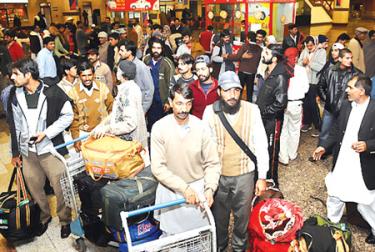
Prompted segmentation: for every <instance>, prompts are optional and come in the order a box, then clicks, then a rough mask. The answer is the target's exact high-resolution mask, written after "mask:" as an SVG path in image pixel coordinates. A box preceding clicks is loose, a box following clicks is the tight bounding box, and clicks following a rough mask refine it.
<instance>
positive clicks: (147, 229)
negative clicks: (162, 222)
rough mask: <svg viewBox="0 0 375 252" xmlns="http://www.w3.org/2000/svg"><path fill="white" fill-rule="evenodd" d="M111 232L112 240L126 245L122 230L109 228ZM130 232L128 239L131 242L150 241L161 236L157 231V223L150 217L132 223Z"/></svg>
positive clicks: (158, 230)
mask: <svg viewBox="0 0 375 252" xmlns="http://www.w3.org/2000/svg"><path fill="white" fill-rule="evenodd" d="M109 230H110V231H111V234H112V236H113V240H114V241H116V242H119V243H124V242H125V243H126V237H125V232H124V229H121V230H120V231H118V230H116V229H114V228H109ZM129 231H130V238H131V239H132V241H133V242H136V241H143V242H145V241H152V240H155V239H157V238H159V236H160V235H161V231H160V229H159V223H158V222H157V221H155V220H154V218H152V217H146V218H145V219H143V220H141V221H139V222H137V223H133V224H132V225H130V226H129Z"/></svg>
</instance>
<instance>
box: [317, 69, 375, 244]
mask: <svg viewBox="0 0 375 252" xmlns="http://www.w3.org/2000/svg"><path fill="white" fill-rule="evenodd" d="M346 93H347V95H348V100H349V102H345V103H344V104H343V105H342V107H341V110H340V115H339V117H338V119H337V121H336V123H335V125H334V127H332V128H331V131H330V134H329V137H328V139H327V141H326V142H324V143H322V145H321V146H319V147H318V148H316V150H315V151H314V152H313V158H314V159H315V160H319V159H320V158H321V156H322V155H323V154H324V153H325V151H326V150H327V148H329V147H333V146H335V149H334V152H333V169H332V171H331V172H330V173H328V175H327V177H326V179H325V183H326V186H327V193H328V199H327V216H328V218H329V219H330V220H331V221H332V222H335V223H337V222H339V221H340V219H341V217H342V215H343V212H344V209H345V202H355V203H358V211H359V213H360V214H361V215H362V217H363V218H364V219H365V220H366V221H367V222H368V224H369V225H370V226H371V231H372V232H371V233H370V235H369V236H368V237H367V238H366V240H365V242H366V243H369V244H375V170H374V167H375V130H374V129H375V121H374V120H373V118H374V116H375V101H374V100H372V99H370V93H371V80H370V78H368V77H364V76H354V77H352V79H351V80H350V81H349V82H348V85H347V88H346Z"/></svg>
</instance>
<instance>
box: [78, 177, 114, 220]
mask: <svg viewBox="0 0 375 252" xmlns="http://www.w3.org/2000/svg"><path fill="white" fill-rule="evenodd" d="M108 181H109V180H108V179H105V178H102V179H100V180H98V181H95V180H93V179H92V178H91V177H90V176H89V175H88V174H86V173H85V172H83V173H81V174H79V175H77V176H76V177H75V178H74V182H75V183H76V185H77V189H78V194H79V199H80V200H81V211H82V212H84V213H85V214H87V215H90V216H96V215H98V214H101V212H102V199H101V196H100V189H101V188H102V187H103V186H105V185H106V184H107V183H108Z"/></svg>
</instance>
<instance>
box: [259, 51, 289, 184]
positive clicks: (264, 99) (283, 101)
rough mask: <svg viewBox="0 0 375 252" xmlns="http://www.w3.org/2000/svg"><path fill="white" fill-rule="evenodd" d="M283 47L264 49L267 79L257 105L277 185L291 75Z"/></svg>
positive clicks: (272, 174)
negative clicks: (281, 136)
mask: <svg viewBox="0 0 375 252" xmlns="http://www.w3.org/2000/svg"><path fill="white" fill-rule="evenodd" d="M282 51H283V50H282V47H281V46H280V45H278V44H271V45H269V46H268V47H267V48H265V49H264V56H263V58H262V61H263V63H265V64H267V65H268V68H267V73H268V74H267V75H266V76H267V77H266V79H265V80H264V84H263V85H262V86H261V88H260V89H259V94H258V98H257V102H256V103H257V105H258V106H259V109H260V114H261V116H262V120H263V124H264V128H265V129H266V133H267V139H268V141H269V147H268V153H269V157H270V159H269V160H270V166H269V169H270V170H269V171H268V174H267V177H268V178H272V179H273V180H274V181H275V183H276V185H278V184H279V181H278V167H279V151H280V133H281V126H282V120H283V116H284V110H285V108H286V106H287V102H288V96H287V92H288V81H289V74H288V73H287V71H286V69H285V64H284V62H283V53H282Z"/></svg>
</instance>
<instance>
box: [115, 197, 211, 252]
mask: <svg viewBox="0 0 375 252" xmlns="http://www.w3.org/2000/svg"><path fill="white" fill-rule="evenodd" d="M199 199H200V201H201V202H202V204H203V207H204V210H205V211H206V213H207V217H208V220H209V223H210V225H211V226H213V229H215V221H214V218H213V215H212V212H211V210H210V208H209V207H208V203H207V202H206V200H205V198H204V196H203V195H199ZM184 203H186V200H185V199H184V198H181V199H177V200H174V201H170V202H165V203H161V204H157V205H154V206H149V207H145V208H141V209H137V210H133V211H128V212H121V213H120V215H121V219H122V224H123V227H124V231H125V236H126V241H127V245H128V249H129V251H131V249H132V247H133V244H132V241H131V237H130V231H129V226H128V220H127V219H128V218H130V217H133V216H137V215H141V214H144V213H148V212H151V211H155V210H159V209H163V208H168V207H173V206H178V205H181V204H184ZM214 236H215V237H214V239H215V241H216V234H214ZM215 243H216V242H215ZM215 250H216V249H215Z"/></svg>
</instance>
